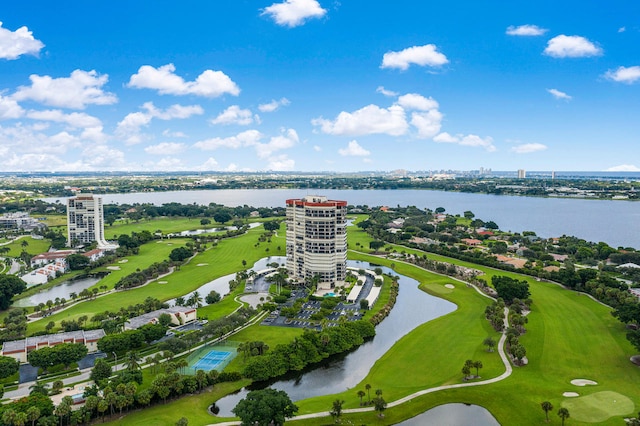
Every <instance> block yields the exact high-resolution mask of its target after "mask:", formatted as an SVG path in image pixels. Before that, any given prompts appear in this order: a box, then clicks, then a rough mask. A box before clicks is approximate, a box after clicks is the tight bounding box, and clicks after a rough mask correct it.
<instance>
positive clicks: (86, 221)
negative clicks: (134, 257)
mask: <svg viewBox="0 0 640 426" xmlns="http://www.w3.org/2000/svg"><path fill="white" fill-rule="evenodd" d="M67 237H68V238H69V242H68V243H69V245H71V246H74V245H79V244H91V243H93V242H94V241H96V242H97V243H98V247H100V248H114V244H110V243H107V241H106V240H105V238H104V212H103V208H102V197H99V196H97V195H93V194H80V195H77V196H75V197H71V198H69V200H67ZM116 247H117V246H116Z"/></svg>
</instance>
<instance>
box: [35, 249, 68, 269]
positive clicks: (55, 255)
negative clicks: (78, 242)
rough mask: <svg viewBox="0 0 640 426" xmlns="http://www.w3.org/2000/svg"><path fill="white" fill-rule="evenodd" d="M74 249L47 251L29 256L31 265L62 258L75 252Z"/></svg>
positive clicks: (39, 264)
mask: <svg viewBox="0 0 640 426" xmlns="http://www.w3.org/2000/svg"><path fill="white" fill-rule="evenodd" d="M75 253H76V250H56V251H48V252H46V253H40V254H37V255H35V256H33V257H32V258H31V267H32V268H35V267H37V266H42V265H46V264H47V263H53V262H56V261H58V260H64V259H66V258H67V257H68V256H70V255H72V254H75Z"/></svg>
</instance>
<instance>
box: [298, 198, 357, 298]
mask: <svg viewBox="0 0 640 426" xmlns="http://www.w3.org/2000/svg"><path fill="white" fill-rule="evenodd" d="M346 214H347V202H346V201H335V200H327V197H323V196H317V195H308V196H306V197H304V198H302V199H291V200H287V270H288V272H289V277H290V278H294V279H298V280H302V281H304V280H305V279H310V280H311V279H313V278H314V277H316V276H317V277H318V278H319V281H318V286H319V287H320V286H322V287H327V286H329V287H331V288H333V287H335V285H336V284H339V285H343V284H344V280H345V277H346V273H347V230H346V226H347V219H346Z"/></svg>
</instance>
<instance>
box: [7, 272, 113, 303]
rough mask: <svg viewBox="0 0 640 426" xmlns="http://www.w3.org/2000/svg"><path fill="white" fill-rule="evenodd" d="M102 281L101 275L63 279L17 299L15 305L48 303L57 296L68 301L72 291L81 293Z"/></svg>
mask: <svg viewBox="0 0 640 426" xmlns="http://www.w3.org/2000/svg"><path fill="white" fill-rule="evenodd" d="M98 281H100V278H99V277H86V278H80V279H77V280H73V281H63V282H62V283H60V284H59V285H57V286H55V287H51V288H50V289H47V290H45V291H42V292H40V293H36V294H34V295H33V296H30V297H25V298H24V299H20V300H16V301H15V302H14V303H13V306H16V307H20V308H25V307H27V306H36V305H38V304H40V303H47V300H56V297H59V298H61V299H62V298H63V297H64V298H65V299H67V301H68V302H70V301H71V297H70V296H69V295H70V294H71V293H75V294H80V292H81V291H82V290H84V289H85V288H89V287H91V286H92V285H94V284H95V283H97V282H98Z"/></svg>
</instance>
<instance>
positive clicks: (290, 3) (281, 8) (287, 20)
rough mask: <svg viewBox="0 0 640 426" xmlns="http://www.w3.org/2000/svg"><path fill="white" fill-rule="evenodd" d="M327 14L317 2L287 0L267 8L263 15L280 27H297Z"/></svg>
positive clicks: (314, 0) (313, 0) (311, 0)
mask: <svg viewBox="0 0 640 426" xmlns="http://www.w3.org/2000/svg"><path fill="white" fill-rule="evenodd" d="M326 13H327V11H326V9H323V8H322V6H320V3H318V2H317V0H285V1H284V2H282V3H274V4H272V5H271V6H268V7H265V8H264V10H263V11H262V14H263V15H267V16H270V17H271V18H273V20H274V21H275V22H276V24H278V25H282V26H284V27H290V28H292V27H297V26H299V25H302V24H304V22H305V21H306V20H308V19H311V18H321V17H323V16H324V15H325V14H326Z"/></svg>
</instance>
